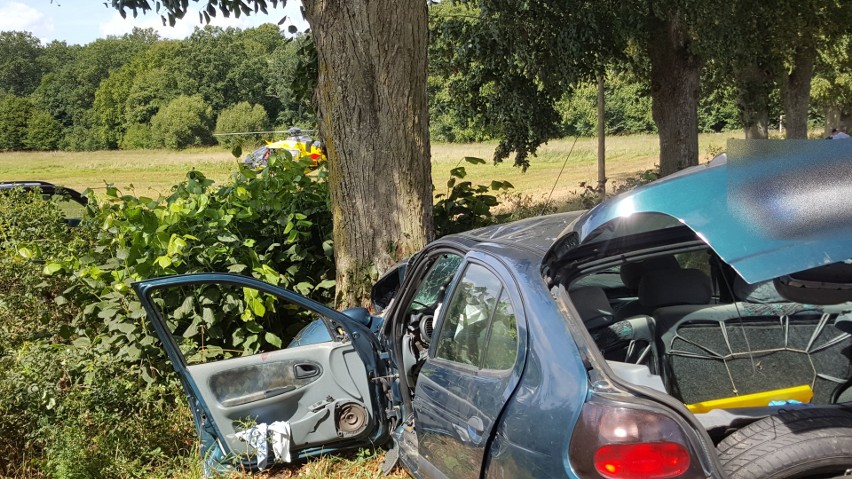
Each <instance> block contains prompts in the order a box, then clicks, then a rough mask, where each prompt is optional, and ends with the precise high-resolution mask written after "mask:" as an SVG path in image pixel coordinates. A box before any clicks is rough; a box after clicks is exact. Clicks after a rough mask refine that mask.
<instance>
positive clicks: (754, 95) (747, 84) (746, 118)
mask: <svg viewBox="0 0 852 479" xmlns="http://www.w3.org/2000/svg"><path fill="white" fill-rule="evenodd" d="M768 72H769V69H768V68H767V67H766V66H765V65H758V64H756V63H748V64H745V65H738V66H737V67H736V71H735V73H734V74H735V75H736V79H737V107H738V108H739V110H740V121H741V122H742V124H743V131H744V132H745V137H746V139H747V140H765V139H767V138H769V93H770V92H771V91H772V87H773V84H772V79H771V75H770V74H769V73H768Z"/></svg>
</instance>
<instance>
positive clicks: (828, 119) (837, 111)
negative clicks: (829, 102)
mask: <svg viewBox="0 0 852 479" xmlns="http://www.w3.org/2000/svg"><path fill="white" fill-rule="evenodd" d="M840 117H841V108H840V107H839V106H837V105H834V106H830V107H828V108H826V109H825V136H826V137H827V136H828V135H830V134H831V130H833V129H834V128H840Z"/></svg>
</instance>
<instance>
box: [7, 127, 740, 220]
mask: <svg viewBox="0 0 852 479" xmlns="http://www.w3.org/2000/svg"><path fill="white" fill-rule="evenodd" d="M733 136H739V135H738V132H729V133H720V134H703V135H701V136H700V137H699V151H700V152H701V160H702V161H706V160H708V159H709V153H708V152H709V151H711V148H712V149H718V148H719V147H724V145H725V142H726V140H727V139H728V138H730V137H733ZM573 143H574V139H573V138H567V139H561V140H555V141H552V142H550V143H549V144H547V145H544V146H542V147H541V148H540V149H539V151H538V156H537V157H533V158H531V161H530V163H531V165H530V168H529V169H528V170H527V172H526V173H522V172H521V170H520V169H518V168H515V167H514V166H512V161H511V160H509V161H507V162H504V163H501V164H498V165H494V164H493V163H492V162H491V157H492V155H493V152H494V147H495V146H496V143H494V142H486V143H474V144H448V143H436V144H433V145H432V176H433V182H434V184H435V185H436V189H437V192H441V191H442V189H443V188H444V185H446V181H447V179H448V178H449V171H450V170H451V169H452V168H454V167H455V166H456V165H457V164H458V163H459V161H460V160H461V159H462V158H463V157H465V156H475V157H479V158H484V159H486V160H487V161H488V162H487V164H485V165H471V164H467V163H463V165H464V166H465V168H466V169H467V173H468V177H467V179H470V180H471V181H473V182H475V183H476V182H482V183H487V182H490V181H491V180H508V181H509V182H511V183H512V184H513V185H514V186H515V191H516V192H519V193H522V194H525V195H530V196H531V197H532V198H533V199H534V200H542V199H545V198H546V197H547V195H548V194H549V193H550V190H551V189H552V188H554V184H555V185H556V187H555V190H554V193H553V199H554V200H555V201H556V203H557V205H558V204H559V203H560V202H563V201H567V200H568V199H569V198H570V197H571V195H572V193H575V192H578V191H580V187H579V183H580V182H581V181H590V182H594V181H596V180H597V140H596V139H594V138H579V139H578V140H577V143H576V145H575V146H574V149H573V151H572V149H571V147H572V144H573ZM658 157H659V143H658V140H657V136H656V135H632V136H614V137H610V138H607V176H608V177H609V178H610V183H609V185H608V188H610V189H611V185H612V184H613V182H615V183H618V182H620V181H622V180H623V179H624V178H625V177H627V176H631V175H635V174H636V173H637V172H640V171H644V170H647V169H650V168H653V167H654V165H655V164H657V163H658ZM566 158H567V163H566ZM236 163H237V159H235V158H234V157H233V156H232V155H231V153H230V152H229V151H227V150H225V149H223V148H219V147H211V148H203V149H190V150H184V151H171V150H130V151H95V152H12V153H0V180H24V179H28V180H35V179H37V180H46V181H50V182H54V183H59V184H62V185H65V186H68V187H71V188H75V189H79V190H81V191H82V190H83V189H85V188H92V189H93V190H95V191H96V192H103V191H104V189H105V185H106V184H107V183H112V184H114V185H115V186H117V187H119V188H120V189H121V190H123V191H125V192H129V191H130V186H131V185H132V186H133V189H134V190H135V192H136V194H137V195H145V196H156V193H158V192H159V193H167V192H168V191H169V189H170V188H171V186H172V185H174V184H176V183H177V182H179V181H181V180H182V179H183V178H184V175H185V174H186V172H187V171H189V170H191V169H196V170H200V171H201V172H203V173H204V174H205V175H207V176H208V177H209V178H212V179H214V180H216V181H217V182H221V181H224V180H226V179H227V177H228V175H229V174H230V172H231V171H232V170H233V169H234V167H235V166H236ZM563 164H564V165H565V171H564V172H563V173H562V176H561V177H559V181H558V183H556V179H557V177H558V176H559V172H560V170H561V169H562V166H563ZM377 181H381V178H380V177H379V178H377Z"/></svg>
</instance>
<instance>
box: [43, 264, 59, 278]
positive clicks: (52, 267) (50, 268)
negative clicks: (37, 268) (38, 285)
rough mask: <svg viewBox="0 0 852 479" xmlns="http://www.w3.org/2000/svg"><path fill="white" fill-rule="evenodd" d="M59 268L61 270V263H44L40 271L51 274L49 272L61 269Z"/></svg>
mask: <svg viewBox="0 0 852 479" xmlns="http://www.w3.org/2000/svg"><path fill="white" fill-rule="evenodd" d="M61 270H62V264H60V263H47V264H46V265H44V269H43V270H42V272H44V274H46V275H51V274H53V273H56V272H57V271H61Z"/></svg>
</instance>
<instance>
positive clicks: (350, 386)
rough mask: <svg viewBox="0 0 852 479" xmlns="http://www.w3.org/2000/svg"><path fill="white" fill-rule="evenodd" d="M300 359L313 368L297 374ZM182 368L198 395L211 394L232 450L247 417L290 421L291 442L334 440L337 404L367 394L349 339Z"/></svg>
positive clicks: (212, 408)
mask: <svg viewBox="0 0 852 479" xmlns="http://www.w3.org/2000/svg"><path fill="white" fill-rule="evenodd" d="M300 365H303V366H310V367H312V368H314V370H315V371H318V374H316V375H313V376H311V377H308V378H303V379H298V378H296V369H297V366H300ZM187 370H188V372H189V376H190V377H191V378H192V380H193V381H194V382H195V384H196V385H197V387H198V390H199V393H200V395H201V396H202V397H204V398H210V399H211V400H210V401H209V403H208V406H209V408H210V413H211V415H212V417H213V419H214V421H215V422H216V424H218V426H219V430H220V431H221V433H222V435H223V436H224V437H225V440H226V442H227V443H228V446H229V448H230V449H231V450H239V448H241V447H244V446H245V444H244V443H243V442H242V441H241V440H239V439H237V438H236V436H235V434H236V432H237V431H238V430H240V429H244V427H243V425H244V424H246V423H247V422H249V423H251V422H254V423H258V424H260V423H267V424H269V423H272V422H275V421H287V422H289V423H290V426H291V430H292V444H293V447H294V448H301V447H307V446H311V445H316V444H329V443H333V442H335V441H338V440H339V439H340V437H339V436H338V431H337V427H336V424H334V421H335V414H333V413H334V408H336V407H337V406H336V404H337V403H338V402H339V401H341V400H345V401H347V402H350V401H352V400H356V401H358V402H361V403H363V402H364V398H365V397H367V396H368V395H369V384H368V380H367V375H366V373H365V372H364V367H363V363H361V361H360V358H358V356H357V354H354V351H353V349H352V346H351V345H349V344H341V343H336V342H326V343H321V344H316V345H310V346H303V347H300V348H295V349H285V350H280V351H274V352H270V353H263V354H257V355H253V356H247V357H242V358H234V359H229V360H225V361H217V362H213V363H206V364H196V365H192V366H189V367H188V368H187ZM332 371H333V372H332ZM328 398H332V401H328V400H327V399H328ZM364 410H365V411H367V408H366V407H365V408H364ZM366 419H367V421H368V422H369V421H372V420H373V418H372V414H370V413H369V412H367V415H366Z"/></svg>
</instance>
